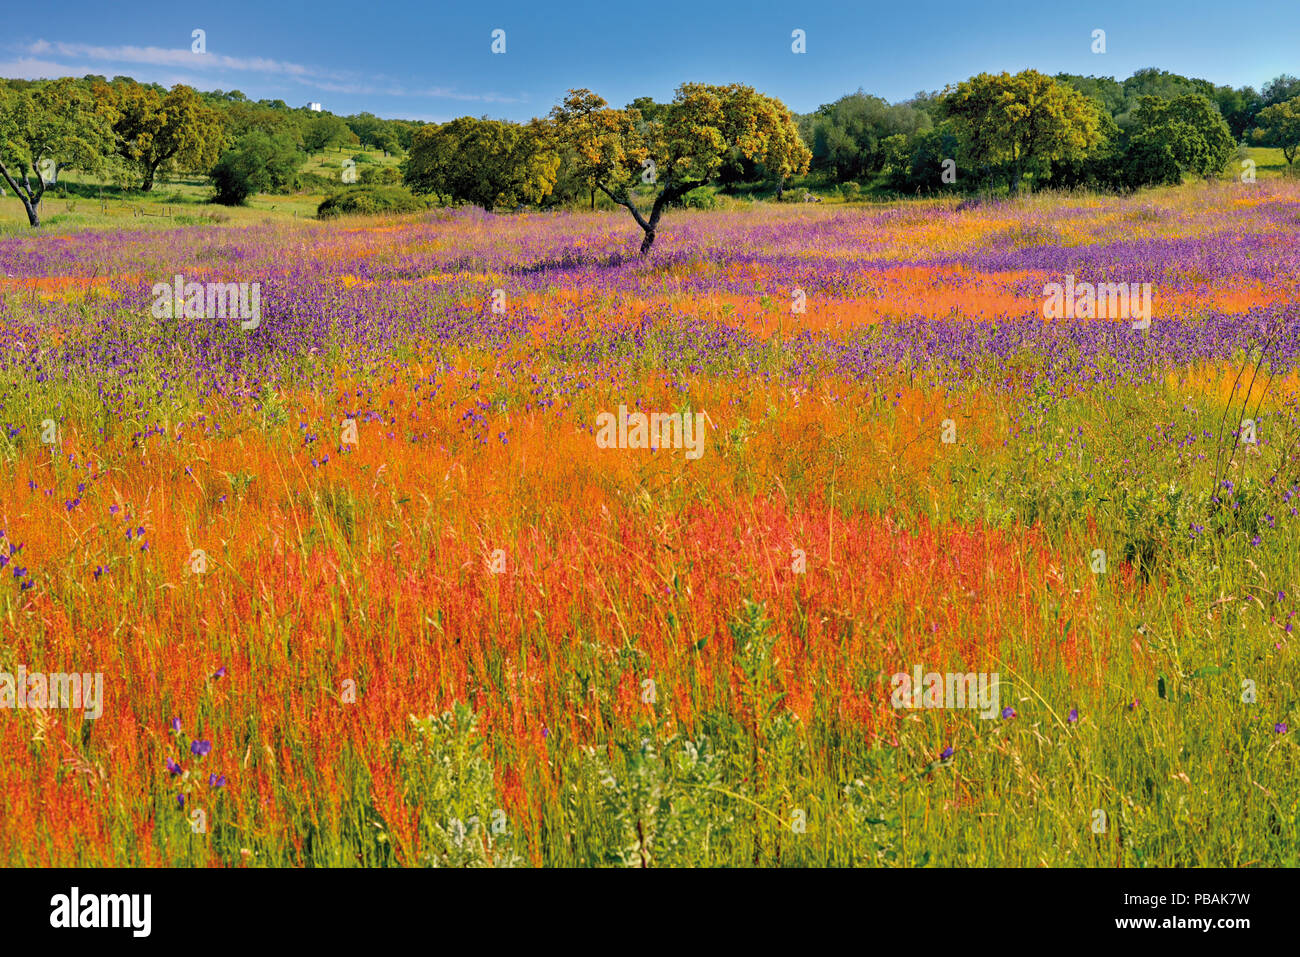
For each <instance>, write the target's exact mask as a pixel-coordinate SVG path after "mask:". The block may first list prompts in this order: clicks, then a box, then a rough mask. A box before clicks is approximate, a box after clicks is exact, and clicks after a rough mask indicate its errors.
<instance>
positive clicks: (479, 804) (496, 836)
mask: <svg viewBox="0 0 1300 957" xmlns="http://www.w3.org/2000/svg"><path fill="white" fill-rule="evenodd" d="M410 721H411V726H412V730H413V737H412V739H411V740H404V741H401V742H399V743H398V745H397V749H396V750H397V763H398V768H399V770H400V773H401V780H402V788H403V791H404V794H405V796H406V798H407V801H408V803H409V804H410V805H411V806H414V807H418V808H419V809H420V817H419V831H420V843H421V846H422V847H423V848H424V850H423V853H422V855H421V858H420V863H422V864H425V865H428V866H431V867H518V866H520V865H522V864H523V863H524V860H523V858H522V857H521V856H520V855H519V854H518V852H517V851H516V850H515V845H516V839H515V837H514V834H513V832H512V828H511V825H510V822H509V821H508V820H507V816H506V813H505V810H504V809H503V808H502V807H501V803H502V802H501V800H500V797H499V796H498V795H497V793H496V788H495V785H494V781H493V770H492V762H491V761H490V760H489V759H488V758H487V757H486V754H485V753H486V752H487V751H488V750H489V747H490V745H489V743H488V742H487V741H486V740H485V739H484V737H483V735H482V734H480V733H479V731H478V726H477V725H478V720H477V717H476V716H475V714H474V712H473V711H472V710H471V709H470V708H469V706H468V705H464V704H457V705H456V707H455V710H454V711H444V712H443V713H442V714H441V715H438V716H436V717H435V716H433V715H430V716H428V717H427V718H416V717H415V716H414V715H411V716H410Z"/></svg>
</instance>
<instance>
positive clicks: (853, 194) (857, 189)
mask: <svg viewBox="0 0 1300 957" xmlns="http://www.w3.org/2000/svg"><path fill="white" fill-rule="evenodd" d="M840 195H841V196H843V197H844V199H845V200H846V201H848V202H852V201H853V200H855V199H857V198H859V197H860V196H861V195H862V187H861V186H859V185H858V184H857V183H855V182H853V181H852V180H850V181H849V182H847V183H840Z"/></svg>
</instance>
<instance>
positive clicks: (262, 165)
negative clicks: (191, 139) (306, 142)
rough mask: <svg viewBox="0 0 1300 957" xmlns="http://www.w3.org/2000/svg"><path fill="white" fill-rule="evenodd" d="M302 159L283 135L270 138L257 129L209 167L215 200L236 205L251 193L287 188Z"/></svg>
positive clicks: (295, 147)
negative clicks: (214, 189) (210, 168)
mask: <svg viewBox="0 0 1300 957" xmlns="http://www.w3.org/2000/svg"><path fill="white" fill-rule="evenodd" d="M302 162H303V155H302V154H301V153H300V152H299V151H298V148H297V146H295V145H294V143H293V141H292V140H290V139H289V138H288V137H287V136H284V135H283V134H282V135H280V136H277V137H271V136H268V135H267V134H266V133H263V132H261V131H260V130H258V131H254V132H252V133H248V134H246V135H245V136H244V137H242V138H241V139H240V140H239V142H237V143H236V144H235V145H234V146H233V147H232V148H231V149H229V150H227V151H226V152H225V153H223V154H222V155H221V158H220V159H219V160H217V165H216V166H214V167H213V168H212V173H211V176H212V185H213V186H214V187H215V188H216V197H215V201H216V202H218V203H221V204H222V205H224V206H239V205H242V204H243V203H244V202H246V201H247V199H248V197H249V196H251V195H252V194H253V193H267V192H273V191H279V190H284V189H287V188H288V187H289V186H290V185H291V184H292V183H293V181H294V177H295V175H296V174H297V172H298V168H299V167H300V166H301V165H302Z"/></svg>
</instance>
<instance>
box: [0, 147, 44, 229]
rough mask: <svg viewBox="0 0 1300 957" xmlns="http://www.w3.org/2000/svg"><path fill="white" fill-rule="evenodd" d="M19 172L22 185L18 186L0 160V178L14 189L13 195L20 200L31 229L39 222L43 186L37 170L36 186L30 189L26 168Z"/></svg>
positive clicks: (30, 184)
mask: <svg viewBox="0 0 1300 957" xmlns="http://www.w3.org/2000/svg"><path fill="white" fill-rule="evenodd" d="M21 172H22V180H21V182H22V186H21V187H20V186H19V185H18V181H17V180H15V179H14V177H13V176H12V175H11V174H10V173H9V170H8V168H7V167H6V166H5V164H4V163H3V162H0V179H3V180H4V181H5V182H6V183H8V184H9V188H10V189H12V190H13V191H14V195H15V196H17V197H18V199H19V200H20V201H21V202H22V204H23V209H24V210H26V212H27V222H28V223H29V224H31V226H32V228H33V229H35V228H36V227H37V226H39V225H40V224H41V214H40V212H39V210H40V205H41V197H42V196H44V195H45V186H44V184H43V183H42V182H41V175H40V173H39V172H38V173H37V174H36V186H37V188H36V189H32V183H31V180H30V179H29V178H28V175H27V170H26V169H23V170H21Z"/></svg>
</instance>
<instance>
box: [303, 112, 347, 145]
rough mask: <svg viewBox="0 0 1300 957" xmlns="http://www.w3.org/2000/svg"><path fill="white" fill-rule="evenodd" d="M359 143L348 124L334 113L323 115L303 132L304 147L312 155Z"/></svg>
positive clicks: (309, 124)
mask: <svg viewBox="0 0 1300 957" xmlns="http://www.w3.org/2000/svg"><path fill="white" fill-rule="evenodd" d="M358 142H359V140H358V138H357V136H356V134H355V133H353V132H352V131H351V130H350V129H348V124H347V123H345V122H344V121H343V119H342V118H341V117H338V116H335V115H334V114H332V113H321V114H320V115H318V116H317V117H316V118H315V119H314V120H312V121H311V122H310V123H308V124H307V127H306V129H305V130H304V131H303V146H304V147H305V148H306V149H307V150H308V151H309V152H312V153H318V152H321V151H322V150H327V149H333V148H335V147H342V146H347V145H349V144H352V143H358Z"/></svg>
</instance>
